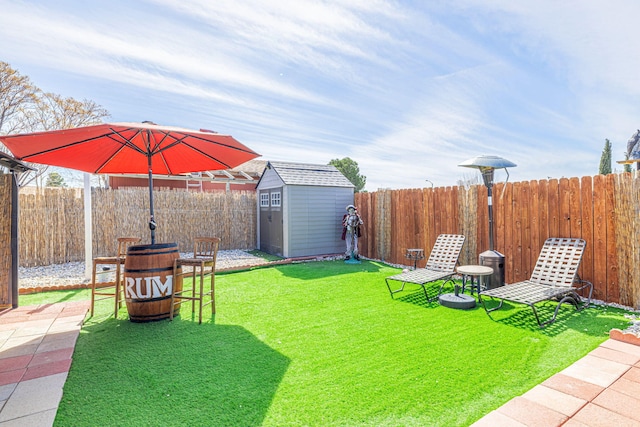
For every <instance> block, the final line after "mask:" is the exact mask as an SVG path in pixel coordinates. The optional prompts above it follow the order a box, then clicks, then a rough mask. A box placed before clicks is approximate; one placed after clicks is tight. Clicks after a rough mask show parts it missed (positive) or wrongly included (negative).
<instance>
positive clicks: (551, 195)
mask: <svg viewBox="0 0 640 427" xmlns="http://www.w3.org/2000/svg"><path fill="white" fill-rule="evenodd" d="M558 187H559V183H558V180H557V179H550V180H549V192H548V206H549V209H548V211H547V212H548V213H549V215H548V218H549V237H561V236H560V216H559V215H560V214H559V213H560V200H559V188H558Z"/></svg>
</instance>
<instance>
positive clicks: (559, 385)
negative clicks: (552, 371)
mask: <svg viewBox="0 0 640 427" xmlns="http://www.w3.org/2000/svg"><path fill="white" fill-rule="evenodd" d="M542 385H544V386H546V387H550V388H552V389H555V390H558V391H561V392H563V393H566V394H570V395H571V396H574V397H577V398H579V399H583V400H586V401H588V402H590V401H592V400H593V399H594V398H595V397H596V396H597V395H598V394H600V393H602V390H604V387H601V386H599V385H596V384H593V383H589V382H586V381H583V380H581V379H578V378H574V377H570V376H567V375H563V374H556V375H554V376H552V377H551V378H549V379H547V380H546V381H545V382H543V383H542Z"/></svg>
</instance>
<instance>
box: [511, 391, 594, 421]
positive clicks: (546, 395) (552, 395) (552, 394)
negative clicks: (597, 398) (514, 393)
mask: <svg viewBox="0 0 640 427" xmlns="http://www.w3.org/2000/svg"><path fill="white" fill-rule="evenodd" d="M522 397H524V398H525V399H528V400H530V401H532V402H535V403H539V404H540V405H543V406H546V407H547V408H549V409H553V410H554V411H556V412H559V413H561V414H564V415H566V416H568V417H570V416H572V415H573V414H575V413H576V412H578V411H579V410H580V409H581V408H582V407H583V406H584V405H586V404H587V403H588V402H587V401H586V400H584V399H579V398H577V397H574V396H571V395H570V394H566V393H562V392H560V391H558V390H554V389H553V388H549V387H545V386H543V385H537V386H535V387H534V388H532V389H531V390H529V391H528V392H526V393H525V394H523V395H522Z"/></svg>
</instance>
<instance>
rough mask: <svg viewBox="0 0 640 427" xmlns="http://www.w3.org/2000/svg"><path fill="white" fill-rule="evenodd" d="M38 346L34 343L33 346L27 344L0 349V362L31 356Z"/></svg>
mask: <svg viewBox="0 0 640 427" xmlns="http://www.w3.org/2000/svg"><path fill="white" fill-rule="evenodd" d="M39 345H40V344H39V343H35V344H32V343H29V344H23V345H16V346H11V347H8V348H6V349H5V348H2V349H0V360H4V359H6V358H9V357H16V356H24V355H31V354H33V353H35V352H36V351H37V350H38V346H39Z"/></svg>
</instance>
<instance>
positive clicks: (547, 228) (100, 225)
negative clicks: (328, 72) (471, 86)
mask: <svg viewBox="0 0 640 427" xmlns="http://www.w3.org/2000/svg"><path fill="white" fill-rule="evenodd" d="M4 181H5V182H0V197H3V198H2V200H3V201H4V200H8V199H7V198H6V197H5V196H2V194H3V193H2V191H5V192H6V191H8V190H5V189H6V188H7V187H8V186H9V185H10V180H9V179H8V178H7V179H5V180H4ZM92 193H93V199H92V200H93V207H92V212H93V218H92V222H93V233H92V236H93V253H94V255H95V256H99V255H108V254H112V253H114V252H115V250H116V247H115V240H116V237H118V236H127V235H133V236H140V237H141V238H142V239H143V243H149V230H148V225H147V222H148V219H149V208H148V203H149V202H148V197H149V195H148V190H146V189H127V190H103V189H94V190H93V192H92ZM154 196H155V199H154V200H155V211H156V220H157V222H158V229H157V234H156V237H157V241H158V242H177V243H178V245H179V249H180V250H181V251H189V250H190V247H191V244H192V243H191V242H192V241H193V238H194V237H195V236H197V235H212V236H218V237H221V238H222V245H221V248H222V249H254V248H255V247H256V243H257V228H256V195H255V192H253V191H250V192H228V193H222V192H219V193H206V192H205V193H195V192H186V191H166V190H165V191H163V190H160V191H155V192H154ZM19 199H20V201H19V203H20V216H19V227H20V236H19V244H20V263H21V265H22V266H34V265H48V264H55V263H64V262H68V261H82V260H84V210H83V196H82V190H74V189H45V190H44V191H41V192H38V193H34V194H28V193H26V192H23V191H21V193H20V198H19ZM355 201H356V205H357V206H358V210H359V212H360V214H361V215H362V217H363V219H364V230H363V231H364V233H363V236H362V238H361V240H360V252H361V253H362V255H364V256H366V257H370V258H374V259H381V260H384V261H387V262H390V263H394V264H405V265H408V264H409V262H408V260H406V259H405V257H404V255H405V251H406V249H408V248H422V249H424V250H425V254H426V255H427V256H428V255H429V251H430V249H431V248H432V246H433V244H434V242H435V239H436V237H437V236H438V235H439V234H441V233H456V234H457V233H460V234H464V235H465V236H466V237H467V239H466V243H465V247H464V248H463V253H462V255H461V263H462V264H475V263H477V262H478V255H479V253H481V252H483V251H485V250H487V249H488V246H489V239H488V214H487V212H488V209H487V190H486V187H484V186H483V185H475V186H470V187H463V186H460V187H442V188H425V189H409V190H384V191H377V192H373V193H357V194H356V195H355ZM8 209H9V207H7V205H6V204H4V205H3V209H1V210H0V213H1V214H2V218H0V225H2V224H5V223H7V224H8V221H6V219H7V215H8V212H9V210H8ZM493 210H494V221H495V222H494V230H495V240H494V242H495V249H496V250H498V251H499V252H501V253H503V254H504V255H505V264H506V265H505V279H506V281H507V283H513V282H516V281H519V280H524V279H526V278H528V277H529V276H530V274H531V270H532V269H533V266H534V264H535V261H536V259H537V257H538V254H539V252H540V248H541V247H542V244H543V242H544V241H545V239H547V238H548V237H580V238H583V239H585V240H586V241H587V249H586V251H585V254H584V257H583V260H582V265H581V268H580V276H581V277H582V278H583V279H586V280H589V281H591V282H592V283H593V284H594V298H597V299H600V300H604V301H607V302H615V303H621V304H624V305H628V306H632V307H634V308H640V284H639V283H640V279H639V277H640V177H634V176H633V175H632V174H630V173H623V174H611V175H606V176H605V175H597V176H595V177H582V178H562V179H560V180H557V179H551V180H548V181H547V180H540V181H528V182H516V183H508V184H506V185H505V184H503V183H500V184H496V185H495V186H494V189H493ZM7 230H8V225H6V224H5V225H2V226H1V227H0V233H8V231H7ZM2 241H4V242H7V241H8V239H2ZM0 244H2V243H1V242H0ZM5 249H6V248H5ZM7 250H8V249H6V250H5V252H6V251H7ZM7 253H8V252H7ZM6 258H7V257H2V259H6ZM424 262H425V261H422V262H421V265H422V266H424ZM419 265H420V264H419ZM2 270H3V271H5V269H4V268H3V269H2ZM0 278H1V276H0Z"/></svg>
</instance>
